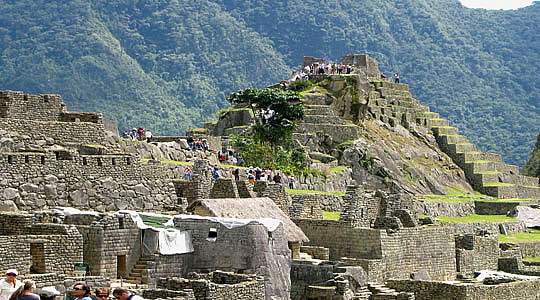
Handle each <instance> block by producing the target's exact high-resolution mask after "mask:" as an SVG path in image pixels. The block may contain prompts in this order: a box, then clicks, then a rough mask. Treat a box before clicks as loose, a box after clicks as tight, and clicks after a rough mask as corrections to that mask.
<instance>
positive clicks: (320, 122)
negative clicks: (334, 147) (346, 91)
mask: <svg viewBox="0 0 540 300" xmlns="http://www.w3.org/2000/svg"><path fill="white" fill-rule="evenodd" d="M331 101H332V100H331V98H329V97H327V96H326V95H321V94H306V95H304V100H303V102H304V108H305V110H304V111H305V117H304V119H303V120H301V121H300V122H299V123H298V127H297V129H296V132H295V133H294V134H293V139H295V140H298V141H299V142H300V143H301V144H302V145H308V144H309V140H311V139H313V137H314V135H315V134H317V133H322V134H324V135H328V136H331V137H333V138H334V140H335V141H337V142H339V143H341V142H343V141H347V140H351V141H352V140H356V139H357V138H358V137H359V135H360V130H361V129H360V127H359V126H357V125H355V124H352V123H349V122H347V121H345V120H343V119H341V118H339V117H337V116H335V115H334V111H333V109H332V106H331V104H332V103H331ZM308 148H309V147H308Z"/></svg>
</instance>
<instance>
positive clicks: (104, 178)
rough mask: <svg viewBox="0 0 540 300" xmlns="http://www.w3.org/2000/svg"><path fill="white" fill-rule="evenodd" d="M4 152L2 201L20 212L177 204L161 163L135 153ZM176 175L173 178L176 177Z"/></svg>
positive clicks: (0, 157)
mask: <svg viewBox="0 0 540 300" xmlns="http://www.w3.org/2000/svg"><path fill="white" fill-rule="evenodd" d="M64 158H65V157H62V156H57V155H55V153H51V152H47V153H18V154H9V153H7V154H6V153H3V154H1V155H0V175H1V176H2V179H1V180H0V200H4V201H11V202H13V203H14V204H15V205H16V206H17V207H18V209H20V210H35V209H46V208H52V207H55V206H69V207H75V208H80V209H88V208H92V209H95V210H97V211H113V210H119V209H128V208H129V209H138V210H163V209H164V208H168V207H171V206H175V205H176V204H177V201H178V199H177V196H176V194H175V189H174V185H173V184H172V182H171V180H170V179H169V176H175V173H177V172H174V171H170V170H171V169H170V168H168V167H167V166H163V165H150V164H148V165H141V164H140V163H139V162H138V161H135V160H134V158H133V157H131V156H125V155H85V156H77V155H75V156H73V157H67V158H65V159H64ZM172 178H174V177H172Z"/></svg>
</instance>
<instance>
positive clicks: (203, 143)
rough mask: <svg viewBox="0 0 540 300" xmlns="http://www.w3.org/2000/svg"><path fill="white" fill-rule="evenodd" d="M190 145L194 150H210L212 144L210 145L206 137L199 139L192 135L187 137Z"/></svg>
mask: <svg viewBox="0 0 540 300" xmlns="http://www.w3.org/2000/svg"><path fill="white" fill-rule="evenodd" d="M187 143H188V146H189V148H190V149H191V150H193V151H201V150H204V151H208V150H210V146H209V145H208V141H207V140H206V139H199V138H196V137H195V138H194V137H192V136H188V138H187Z"/></svg>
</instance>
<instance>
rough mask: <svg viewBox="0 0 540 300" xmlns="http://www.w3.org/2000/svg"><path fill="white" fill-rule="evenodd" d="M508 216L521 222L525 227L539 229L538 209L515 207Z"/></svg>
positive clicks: (539, 217)
mask: <svg viewBox="0 0 540 300" xmlns="http://www.w3.org/2000/svg"><path fill="white" fill-rule="evenodd" d="M508 216H510V217H513V218H516V219H518V220H520V221H523V222H524V223H525V225H526V226H527V227H540V209H537V208H532V207H528V206H516V207H514V208H513V209H512V210H511V211H510V212H509V213H508Z"/></svg>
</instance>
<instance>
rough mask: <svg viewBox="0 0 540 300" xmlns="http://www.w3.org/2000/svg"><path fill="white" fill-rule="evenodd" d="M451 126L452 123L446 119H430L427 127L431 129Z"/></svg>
mask: <svg viewBox="0 0 540 300" xmlns="http://www.w3.org/2000/svg"><path fill="white" fill-rule="evenodd" d="M449 125H450V122H449V121H448V120H446V119H441V118H438V119H428V120H427V126H426V127H428V128H429V129H431V128H432V127H447V126H449Z"/></svg>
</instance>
